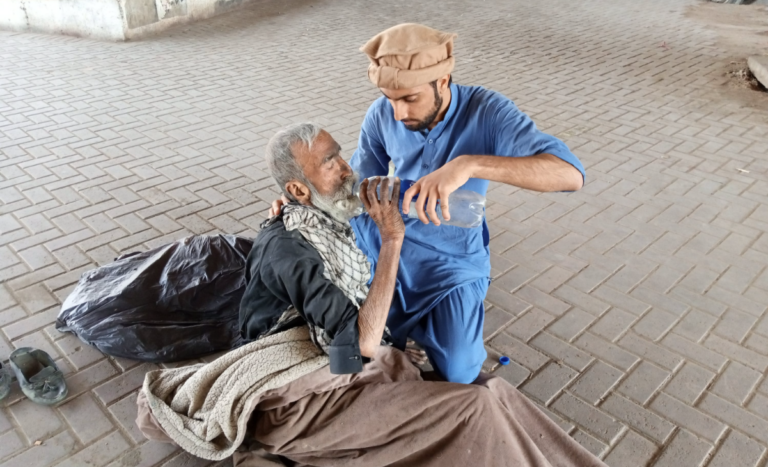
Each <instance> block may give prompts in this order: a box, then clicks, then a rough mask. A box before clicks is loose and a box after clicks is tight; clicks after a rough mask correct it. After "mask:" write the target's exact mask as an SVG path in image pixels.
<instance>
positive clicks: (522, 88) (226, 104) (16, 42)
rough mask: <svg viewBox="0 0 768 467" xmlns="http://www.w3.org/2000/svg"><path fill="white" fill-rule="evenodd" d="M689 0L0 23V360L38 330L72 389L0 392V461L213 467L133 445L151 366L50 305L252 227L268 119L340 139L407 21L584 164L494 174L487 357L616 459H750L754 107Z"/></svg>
mask: <svg viewBox="0 0 768 467" xmlns="http://www.w3.org/2000/svg"><path fill="white" fill-rule="evenodd" d="M692 3H693V2H692V1H688V0H646V1H643V2H638V1H629V0H595V1H589V2H574V1H568V0H552V1H549V2H523V1H502V0H489V1H486V2H482V3H478V4H476V5H474V6H470V5H469V4H468V3H467V2H464V1H459V0H453V1H445V2H437V3H435V2H424V3H421V2H417V3H413V2H410V3H405V2H402V1H395V0H385V1H380V2H355V1H352V0H338V1H333V2H332V1H329V0H319V1H314V2H310V1H307V0H294V1H291V2H276V1H261V2H260V3H256V4H254V5H253V6H251V7H248V8H247V9H244V10H241V11H239V12H236V13H234V14H231V15H228V16H223V17H219V18H217V19H214V20H212V21H209V22H207V23H205V24H197V25H193V26H190V27H187V28H185V29H179V30H176V31H173V32H171V33H169V34H168V35H165V36H162V37H157V38H153V39H148V40H145V41H141V42H134V43H124V44H109V43H99V42H92V41H88V40H81V39H77V38H71V37H57V36H42V35H29V34H12V33H0V281H1V282H2V284H0V326H1V327H2V332H0V356H3V358H5V356H7V354H8V353H9V352H10V351H11V350H12V349H13V348H16V347H19V346H23V345H33V346H37V347H40V348H43V349H45V350H46V351H48V352H49V353H51V354H52V355H53V356H54V357H55V358H56V359H57V360H58V362H59V365H60V366H61V367H62V368H63V369H64V370H65V372H66V373H67V379H68V381H69V386H70V396H69V398H68V399H67V400H66V401H65V402H63V403H62V404H60V405H59V406H58V407H54V408H47V407H41V406H37V405H34V404H31V403H29V402H28V401H26V400H24V398H23V396H22V395H21V394H20V392H19V391H18V389H15V390H14V392H13V393H12V394H11V396H10V398H9V399H7V400H6V401H4V402H3V403H0V464H2V465H4V466H22V467H34V466H47V465H68V466H82V465H99V466H102V465H115V466H125V465H131V466H137V465H141V466H150V465H164V466H173V465H201V466H202V465H209V464H210V463H208V462H200V461H197V460H194V459H190V458H189V457H188V456H186V455H184V454H183V453H180V452H178V451H176V450H174V449H173V448H172V447H169V446H167V445H160V444H155V443H148V442H146V441H144V440H143V438H142V437H141V435H140V433H138V431H137V429H136V428H135V427H134V426H133V418H134V417H135V410H136V409H135V405H134V404H133V400H134V398H135V394H136V390H137V388H138V387H139V385H140V384H141V381H142V377H143V375H144V373H145V372H146V371H147V370H150V369H153V368H156V366H155V365H148V364H138V363H136V362H131V361H128V360H123V359H112V358H106V357H104V356H103V355H101V354H100V353H99V352H97V351H95V350H94V349H91V348H89V347H87V346H85V345H83V344H82V343H80V342H79V341H78V340H77V339H75V338H73V337H71V336H67V335H61V334H59V333H58V332H56V331H55V330H54V329H53V326H52V323H53V322H54V319H55V317H56V314H57V311H58V308H59V305H60V303H61V301H62V300H63V299H64V298H65V297H66V296H67V294H68V293H69V292H70V291H71V290H72V287H73V285H74V283H75V282H76V281H77V279H78V277H79V275H80V274H81V273H82V272H83V271H84V270H87V269H89V268H93V267H94V266H96V265H99V264H104V263H106V262H109V261H111V260H112V259H113V258H114V257H115V256H117V255H118V254H120V253H124V252H129V251H134V250H138V249H145V248H149V247H152V246H156V245H159V244H162V243H166V242H168V241H171V240H175V239H178V238H180V237H183V236H186V235H190V234H207V233H214V232H228V233H236V234H241V235H249V236H251V235H254V234H255V233H256V231H257V228H258V224H259V223H260V222H261V220H262V219H263V216H264V213H265V211H266V209H267V203H268V202H269V201H270V200H272V199H273V197H274V196H275V191H274V190H273V187H272V183H271V181H270V180H269V178H268V177H267V174H266V173H265V171H264V168H265V167H264V162H263V161H262V158H261V153H262V149H263V146H264V144H265V142H266V141H267V139H268V138H269V137H270V136H271V135H272V134H273V132H274V131H275V130H276V129H277V128H279V127H281V126H283V125H285V124H287V123H290V122H295V121H300V120H310V119H311V120H314V121H316V122H318V123H320V124H322V125H324V126H325V127H326V128H327V129H328V130H329V131H330V132H331V133H332V134H333V135H334V136H335V137H336V138H337V139H338V140H339V142H340V143H341V144H342V146H343V147H344V149H345V151H346V154H347V155H348V156H349V155H351V152H352V150H353V149H354V147H355V145H356V138H357V133H358V130H359V124H360V121H361V120H362V118H363V115H364V113H365V111H366V109H367V107H368V105H369V104H370V102H371V101H372V100H373V99H374V98H376V97H377V91H376V90H375V89H373V88H372V87H371V86H370V85H369V84H368V83H367V82H366V80H365V67H366V59H365V58H364V57H363V56H362V55H361V54H360V53H359V52H358V51H357V47H358V46H359V45H360V44H362V43H363V42H364V41H365V40H366V39H367V38H369V37H370V36H371V35H373V34H374V33H376V32H377V31H379V30H380V29H382V28H383V27H385V26H388V25H391V24H395V23H397V22H402V21H419V22H427V23H429V24H432V25H435V26H437V27H440V28H443V29H446V30H450V31H456V32H458V33H459V39H458V42H457V56H458V66H457V69H456V72H455V79H456V81H458V82H460V83H465V84H482V85H485V86H487V87H490V88H493V89H496V90H498V91H501V92H503V93H505V94H506V95H508V96H510V97H511V98H513V99H514V100H515V101H516V103H517V104H518V105H519V106H520V107H521V108H522V109H523V110H525V111H526V112H528V113H529V114H530V115H531V116H532V117H533V118H534V119H535V120H536V122H537V123H538V125H539V126H540V127H541V128H543V129H544V130H546V131H547V132H550V133H552V134H555V135H557V136H559V137H560V138H562V139H563V140H565V141H566V142H567V143H568V144H569V145H570V147H571V148H572V149H573V150H574V152H575V153H576V154H578V155H579V156H580V157H581V158H582V160H583V161H584V163H585V165H586V166H587V170H588V183H587V185H586V186H585V187H584V189H582V190H581V191H580V192H577V193H573V194H562V193H560V194H535V193H530V192H525V191H522V190H517V189H515V188H512V187H508V186H499V185H494V186H493V187H492V189H491V190H490V191H489V199H490V202H489V207H488V218H489V221H490V222H489V223H490V227H491V233H492V237H493V239H492V241H491V250H492V252H493V276H494V283H493V285H492V287H491V289H490V291H489V294H488V299H487V302H488V310H487V313H488V318H487V320H486V330H485V337H486V340H487V345H488V349H489V355H490V356H491V358H489V361H488V363H487V369H489V370H494V371H495V372H496V373H497V374H499V375H500V376H502V377H504V378H506V379H507V380H509V381H510V382H511V383H513V384H514V385H516V386H518V387H519V388H520V389H521V390H522V391H524V392H525V393H526V394H528V395H530V397H531V398H532V400H534V401H536V402H537V403H538V404H540V405H541V406H542V407H544V408H545V410H546V411H547V413H548V414H550V415H551V416H552V418H553V419H555V420H556V421H557V422H558V423H559V424H560V425H561V426H562V427H563V428H564V429H566V430H568V431H569V433H571V434H572V435H573V436H574V438H575V439H577V440H578V441H579V442H580V443H582V444H583V445H584V446H586V447H587V448H588V449H590V450H591V451H592V452H595V453H596V454H598V455H600V456H601V457H603V458H604V459H605V460H606V462H607V463H608V464H609V465H611V466H612V467H616V466H644V465H657V466H676V467H684V466H704V465H709V466H720V465H729V466H735V465H739V466H745V467H747V466H761V465H765V463H766V448H767V447H768V380H766V378H765V372H766V368H768V315H766V308H767V307H768V270H767V269H766V265H768V202H767V201H766V199H768V198H766V195H768V183H767V182H766V175H767V174H768V157H767V156H766V155H767V154H768V124H767V123H768V112H766V111H765V110H759V109H757V108H752V107H745V106H743V105H742V104H740V103H738V102H735V101H730V100H728V99H727V98H725V97H723V96H721V95H720V94H719V93H718V90H719V89H720V87H721V86H722V84H723V83H724V81H725V80H726V79H727V78H726V77H725V76H724V74H723V67H724V65H726V64H727V63H728V60H729V59H730V58H729V57H728V56H727V54H726V53H724V52H722V51H721V50H719V49H718V48H717V47H716V46H715V41H716V37H715V36H714V33H713V32H711V31H710V30H707V29H705V28H704V27H702V26H700V25H698V24H696V23H693V22H691V21H690V20H688V19H686V18H685V16H684V12H685V9H686V8H687V7H689V6H690V5H691V4H692ZM662 44H663V46H662ZM501 354H505V355H508V356H509V357H510V358H511V359H512V363H511V364H510V365H509V366H506V367H503V368H497V367H496V365H495V364H494V359H497V358H498V356H499V355H501ZM36 441H42V444H41V445H39V446H35V442H36ZM220 465H229V461H225V462H223V463H221V464H220Z"/></svg>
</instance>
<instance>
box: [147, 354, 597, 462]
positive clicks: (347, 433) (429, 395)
mask: <svg viewBox="0 0 768 467" xmlns="http://www.w3.org/2000/svg"><path fill="white" fill-rule="evenodd" d="M137 423H138V424H139V427H140V428H141V429H142V431H143V432H144V433H145V435H147V436H151V437H152V438H153V439H162V438H164V434H163V430H162V429H161V428H160V427H159V426H158V424H157V423H156V422H155V421H153V419H152V414H151V412H150V411H149V410H148V408H147V405H146V399H143V398H142V395H141V393H140V396H139V418H138V420H137ZM164 440H165V441H168V438H167V437H165V439H164ZM234 463H235V466H236V467H276V466H282V465H291V466H317V467H322V466H356V467H374V466H375V467H379V466H385V465H399V466H436V467H437V466H440V467H451V466H456V467H458V466H462V467H463V466H468V465H472V466H474V465H477V466H500V467H501V466H505V467H506V466H516V467H517V466H519V467H605V464H603V463H602V462H601V461H600V460H599V459H597V458H596V457H595V456H593V455H592V454H590V453H589V452H588V451H587V450H586V449H584V448H583V447H582V446H581V445H579V444H578V443H577V442H576V441H574V440H573V439H572V438H571V437H570V436H568V435H567V434H566V433H565V432H564V431H562V430H561V429H560V428H559V427H558V426H557V425H556V424H555V423H554V422H553V421H552V420H550V419H549V418H548V417H547V416H546V415H545V414H544V413H543V412H541V411H540V410H539V409H538V408H537V407H536V406H535V405H534V404H533V403H532V402H531V401H530V400H528V398H526V397H525V396H524V395H523V394H521V393H520V392H519V391H517V390H516V389H515V388H514V387H512V386H511V385H509V384H508V383H507V382H506V381H504V380H502V379H500V378H497V377H495V376H490V375H482V376H481V378H480V379H479V380H478V381H477V382H476V383H475V384H473V385H461V384H454V383H444V382H427V381H423V380H422V379H421V377H420V375H419V372H418V370H416V368H415V367H413V365H412V364H411V363H410V361H409V360H408V357H407V356H406V355H405V354H404V353H402V352H400V351H398V350H395V349H392V348H389V347H381V348H380V349H379V353H378V355H377V357H376V359H375V360H374V361H373V362H371V363H369V364H367V365H365V369H364V371H363V372H362V373H358V374H355V375H343V376H339V375H331V374H330V372H329V371H328V368H327V367H325V368H321V369H319V370H316V371H314V372H313V373H310V374H308V375H306V376H303V377H301V378H299V379H297V380H295V381H293V382H292V383H289V384H287V385H285V386H283V387H280V388H275V389H272V390H269V391H266V392H264V393H262V394H261V395H260V396H259V400H258V403H257V405H256V408H255V410H254V411H253V414H252V416H251V418H250V422H249V424H248V433H247V435H246V437H245V439H244V442H243V445H242V446H241V449H240V450H239V451H238V452H236V453H235V454H234Z"/></svg>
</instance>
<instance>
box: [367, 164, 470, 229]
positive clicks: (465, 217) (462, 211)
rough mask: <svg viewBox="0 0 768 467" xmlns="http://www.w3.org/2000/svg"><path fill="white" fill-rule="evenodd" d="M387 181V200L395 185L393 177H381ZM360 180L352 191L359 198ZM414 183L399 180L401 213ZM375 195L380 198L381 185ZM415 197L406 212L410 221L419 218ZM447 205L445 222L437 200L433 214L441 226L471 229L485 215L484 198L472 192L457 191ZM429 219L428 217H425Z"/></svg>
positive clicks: (373, 178) (452, 194)
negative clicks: (449, 213)
mask: <svg viewBox="0 0 768 467" xmlns="http://www.w3.org/2000/svg"><path fill="white" fill-rule="evenodd" d="M376 178H379V177H371V178H369V179H368V180H375V179H376ZM381 178H388V179H389V198H390V199H391V198H392V191H393V189H394V185H395V177H381ZM361 183H362V180H361V181H359V182H357V184H356V185H355V187H354V188H353V191H354V193H355V195H356V196H360V185H361ZM414 183H416V182H414V181H413V180H400V205H399V207H400V212H401V213H402V212H403V204H402V203H403V197H404V196H405V191H406V190H407V189H408V188H410V187H411V186H412V185H413V184H414ZM376 193H377V194H378V195H379V197H381V183H380V184H379V186H378V187H376ZM416 199H418V196H416V197H415V198H414V199H413V201H411V209H410V211H408V217H409V218H411V219H418V218H419V216H418V214H417V212H416ZM448 204H449V206H450V211H451V220H449V221H447V220H445V219H444V218H443V213H442V212H441V210H440V200H437V207H436V208H435V213H436V214H437V217H438V219H440V222H441V224H446V225H453V226H456V227H465V228H473V227H479V226H480V225H481V224H482V223H483V216H484V215H485V196H483V195H481V194H480V193H476V192H474V191H472V190H462V189H458V190H456V191H454V192H453V193H451V194H450V196H448ZM427 217H429V215H427Z"/></svg>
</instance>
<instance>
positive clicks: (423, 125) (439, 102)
mask: <svg viewBox="0 0 768 467" xmlns="http://www.w3.org/2000/svg"><path fill="white" fill-rule="evenodd" d="M430 84H432V89H433V90H434V91H435V108H434V109H432V111H431V112H429V115H427V116H426V118H424V120H421V121H420V122H418V123H416V124H415V125H408V124H405V128H407V129H408V130H411V131H424V130H426V129H427V128H429V125H431V124H432V122H434V121H435V119H436V118H437V114H439V113H440V108H441V107H442V106H443V97H442V96H441V95H440V93H439V92H437V84H436V83H430Z"/></svg>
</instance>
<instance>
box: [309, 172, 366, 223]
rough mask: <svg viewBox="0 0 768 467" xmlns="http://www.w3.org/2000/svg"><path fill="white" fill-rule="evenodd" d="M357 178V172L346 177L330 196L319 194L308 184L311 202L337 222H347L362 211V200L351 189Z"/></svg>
mask: <svg viewBox="0 0 768 467" xmlns="http://www.w3.org/2000/svg"><path fill="white" fill-rule="evenodd" d="M358 178H359V177H358V175H357V174H354V175H353V176H351V177H349V178H347V179H346V180H345V181H344V184H343V185H341V186H340V187H339V189H338V190H336V192H335V193H334V194H332V195H330V196H326V195H321V194H320V193H318V191H317V190H316V189H315V187H314V186H311V185H310V187H309V190H310V192H311V193H312V204H313V205H314V206H315V207H317V208H319V209H320V210H321V211H323V212H325V213H326V214H328V215H329V216H331V217H333V218H334V219H336V220H337V221H339V222H349V220H350V219H352V218H353V217H355V216H358V215H360V214H362V212H363V202H362V201H361V200H360V198H359V197H358V196H356V195H355V193H354V191H353V188H354V186H355V183H356V182H357V180H358Z"/></svg>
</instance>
